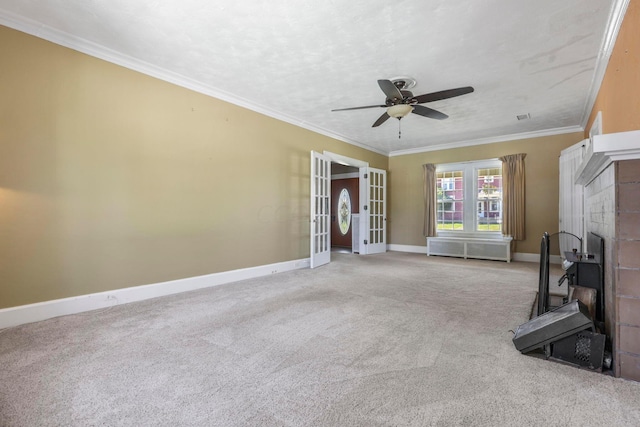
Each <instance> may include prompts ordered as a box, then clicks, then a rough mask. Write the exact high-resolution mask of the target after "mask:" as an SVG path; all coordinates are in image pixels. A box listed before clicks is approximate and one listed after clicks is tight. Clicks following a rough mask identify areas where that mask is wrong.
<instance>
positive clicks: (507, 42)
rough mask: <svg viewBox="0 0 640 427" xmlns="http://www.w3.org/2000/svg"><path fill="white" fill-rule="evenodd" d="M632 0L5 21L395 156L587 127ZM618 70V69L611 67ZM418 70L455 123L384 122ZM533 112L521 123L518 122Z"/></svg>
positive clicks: (38, 3)
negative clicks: (613, 31)
mask: <svg viewBox="0 0 640 427" xmlns="http://www.w3.org/2000/svg"><path fill="white" fill-rule="evenodd" d="M621 3H624V1H620V0H563V1H557V0H537V1H531V2H520V1H513V0H486V1H470V0H467V1H460V0H457V1H454V0H429V1H424V0H405V1H391V2H390V1H381V0H349V1H347V0H325V1H317V0H313V1H310V0H271V1H258V0H244V1H235V2H229V1H218V0H171V1H160V0H156V1H152V0H146V1H131V0H111V1H99V0H0V23H1V24H4V25H8V26H11V27H14V28H17V29H20V30H23V31H26V32H30V33H32V34H35V35H38V36H40V37H43V38H46V39H49V40H52V41H54V42H58V43H61V44H64V45H67V46H70V47H74V48H76V49H78V50H81V51H85V52H88V53H91V54H95V55H96V56H100V57H103V58H105V59H109V60H112V61H113V62H116V63H120V64H123V65H127V66H130V67H131V68H134V69H138V70H140V71H145V72H148V73H149V74H152V75H155V76H157V77H161V78H166V79H167V80H170V81H173V82H176V83H179V84H183V85H185V86H187V87H191V88H195V89H198V90H201V91H203V92H205V93H208V94H212V95H214V96H218V97H220V98H222V99H225V100H227V101H231V102H235V103H237V104H239V105H242V106H245V107H248V108H252V109H255V110H257V111H260V112H262V113H265V114H268V115H271V116H273V117H276V118H279V119H283V120H286V121H288V122H291V123H294V124H297V125H300V126H303V127H306V128H309V129H312V130H315V131H319V132H321V133H324V134H327V135H330V136H333V137H336V138H339V139H342V140H344V141H347V142H350V143H354V144H357V145H361V146H365V147H368V148H371V149H374V150H375V151H378V152H382V153H392V154H394V153H395V154H397V153H402V152H411V151H413V150H420V149H429V148H434V147H445V146H455V145H465V144H470V143H472V142H474V141H475V142H486V141H488V140H486V138H490V139H500V138H503V137H505V136H510V135H517V134H525V135H533V134H540V133H546V132H549V133H553V132H563V131H572V130H573V131H577V130H579V129H580V128H581V127H583V126H584V124H585V123H584V121H585V120H586V118H585V117H586V114H588V112H589V110H590V108H591V105H590V104H591V102H592V96H593V93H594V91H595V90H597V86H598V84H599V79H598V73H597V70H598V67H599V68H600V69H602V67H603V65H602V64H601V63H602V62H606V60H607V58H608V56H607V54H606V39H607V32H608V31H609V29H610V27H611V22H613V21H615V19H616V18H617V16H616V14H619V10H620V4H621ZM604 65H606V63H605V64H604ZM396 76H410V77H412V78H414V79H415V80H416V81H417V85H416V86H415V87H414V88H413V89H412V91H413V93H414V95H419V94H423V93H428V92H433V91H439V90H443V89H449V88H454V87H460V86H473V87H474V88H475V92H474V93H471V94H468V95H463V96H460V97H458V98H452V99H448V100H443V101H437V102H433V103H429V104H426V105H427V106H429V107H430V108H434V109H437V110H440V111H442V112H444V113H446V114H448V115H449V116H450V117H449V118H448V119H446V120H443V121H438V120H433V119H428V118H424V117H421V116H418V115H415V114H411V115H409V116H407V117H406V118H405V119H403V120H402V139H398V121H397V120H388V121H387V122H386V123H384V124H383V125H382V126H380V127H378V128H372V127H371V125H372V124H373V122H374V121H375V120H376V119H377V118H378V117H379V116H380V115H381V114H382V113H383V112H384V109H382V108H375V109H366V110H355V111H341V112H331V109H334V108H345V107H356V106H361V105H375V104H382V103H384V98H385V96H384V94H383V93H382V91H381V90H380V88H379V87H378V84H377V80H378V79H391V78H393V77H396ZM527 113H529V114H530V115H531V119H529V120H524V121H518V120H517V119H516V115H518V114H527Z"/></svg>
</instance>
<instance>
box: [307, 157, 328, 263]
mask: <svg viewBox="0 0 640 427" xmlns="http://www.w3.org/2000/svg"><path fill="white" fill-rule="evenodd" d="M310 213H311V233H310V240H311V263H310V265H311V268H315V267H319V266H321V265H324V264H328V263H329V261H331V228H330V227H331V159H330V158H329V157H328V156H325V155H323V154H320V153H316V152H315V151H312V152H311V211H310Z"/></svg>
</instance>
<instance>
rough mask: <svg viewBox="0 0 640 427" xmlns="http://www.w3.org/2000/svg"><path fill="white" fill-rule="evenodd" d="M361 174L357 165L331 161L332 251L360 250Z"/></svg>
mask: <svg viewBox="0 0 640 427" xmlns="http://www.w3.org/2000/svg"><path fill="white" fill-rule="evenodd" d="M359 224H360V176H359V168H357V167H355V166H349V165H343V164H340V163H336V162H332V163H331V251H332V252H350V253H351V252H358V250H357V248H358V243H357V239H358V231H357V230H359Z"/></svg>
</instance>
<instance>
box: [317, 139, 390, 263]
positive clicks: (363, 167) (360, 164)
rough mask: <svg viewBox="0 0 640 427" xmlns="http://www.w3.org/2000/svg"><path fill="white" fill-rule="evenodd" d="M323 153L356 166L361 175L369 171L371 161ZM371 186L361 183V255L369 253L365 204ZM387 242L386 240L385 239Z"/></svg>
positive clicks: (337, 160) (332, 159)
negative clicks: (366, 242)
mask: <svg viewBox="0 0 640 427" xmlns="http://www.w3.org/2000/svg"><path fill="white" fill-rule="evenodd" d="M322 154H323V155H325V156H327V157H328V158H329V159H330V160H331V161H332V162H336V163H340V164H341V165H345V166H353V167H356V168H358V169H359V170H360V175H362V173H363V171H368V169H369V162H365V161H362V160H358V159H353V158H351V157H346V156H343V155H340V154H336V153H332V152H330V151H323V152H322ZM368 192H369V186H368V185H366V186H363V183H362V180H361V183H360V190H359V193H360V197H359V198H360V207H359V208H360V230H361V231H360V233H359V234H360V236H359V242H358V245H359V248H360V252H359V253H360V255H366V254H367V253H369V251H368V250H367V245H366V244H365V240H367V236H368V234H369V229H368V227H367V226H368V220H369V218H368V215H367V214H368V212H367V211H366V210H364V208H363V207H364V205H365V203H367V200H368V196H369V193H368ZM385 242H386V240H385ZM385 250H386V248H385Z"/></svg>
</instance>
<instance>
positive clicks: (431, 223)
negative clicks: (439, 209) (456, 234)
mask: <svg viewBox="0 0 640 427" xmlns="http://www.w3.org/2000/svg"><path fill="white" fill-rule="evenodd" d="M422 173H423V175H424V179H423V183H424V189H423V191H424V225H423V228H422V234H423V235H424V236H425V237H433V236H435V235H436V203H437V202H436V165H434V164H433V163H427V164H425V165H422Z"/></svg>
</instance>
